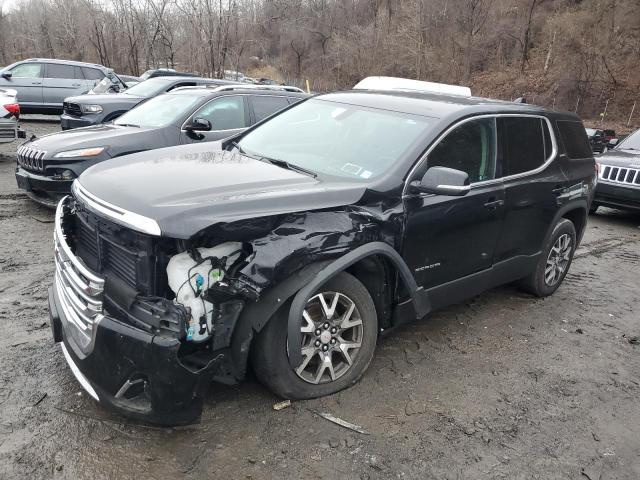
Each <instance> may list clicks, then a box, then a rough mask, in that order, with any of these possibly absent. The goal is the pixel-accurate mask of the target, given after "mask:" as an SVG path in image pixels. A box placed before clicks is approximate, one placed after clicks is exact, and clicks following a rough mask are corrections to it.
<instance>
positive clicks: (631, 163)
mask: <svg viewBox="0 0 640 480" xmlns="http://www.w3.org/2000/svg"><path fill="white" fill-rule="evenodd" d="M596 162H598V163H600V164H601V165H611V166H614V167H631V168H640V150H624V149H621V150H618V149H617V148H616V149H614V150H609V151H608V152H606V153H604V154H602V155H599V156H597V157H596Z"/></svg>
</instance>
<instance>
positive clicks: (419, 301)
mask: <svg viewBox="0 0 640 480" xmlns="http://www.w3.org/2000/svg"><path fill="white" fill-rule="evenodd" d="M371 255H383V256H385V257H386V258H388V259H389V260H390V261H391V262H392V263H393V265H394V266H395V267H396V268H397V270H398V273H399V274H400V278H401V280H402V282H403V283H404V286H405V287H406V289H407V291H408V292H409V295H410V296H411V299H412V300H413V306H414V309H415V313H416V318H422V317H423V316H425V315H426V314H427V313H428V312H429V310H430V302H429V299H428V297H427V295H426V292H424V290H423V289H422V287H418V285H417V284H416V280H415V278H414V277H413V275H412V274H411V270H409V267H408V266H407V264H406V263H405V261H404V260H403V259H402V257H401V256H400V254H399V253H398V252H397V251H396V250H394V249H393V248H392V247H391V246H389V245H387V244H386V243H383V242H372V243H367V244H366V245H362V246H360V247H358V248H356V249H354V250H352V251H351V252H349V253H346V254H345V255H343V256H342V257H340V258H338V259H336V260H334V261H333V262H331V263H330V264H329V265H327V266H326V267H325V268H323V269H322V270H321V271H320V272H318V274H317V275H316V276H315V277H314V278H313V279H311V281H310V282H309V283H307V284H306V285H305V286H304V287H303V288H302V289H300V290H299V291H298V293H297V294H296V295H295V297H294V298H293V302H292V303H291V308H290V309H289V318H288V324H287V345H288V347H289V348H288V350H289V365H291V367H292V368H294V369H295V368H296V367H298V366H299V365H300V364H301V363H302V353H301V351H300V348H299V345H300V344H301V342H302V334H301V332H300V327H301V324H302V314H303V311H304V308H305V306H306V304H307V300H308V299H309V297H311V295H312V294H313V293H314V292H315V291H317V290H318V289H319V288H320V287H321V286H322V285H323V284H325V283H326V282H327V281H329V280H330V279H331V278H333V277H335V276H336V275H337V274H338V273H340V272H342V271H344V270H345V269H347V268H348V267H350V266H351V265H353V264H354V263H357V262H358V261H360V260H362V259H363V258H366V257H369V256H371Z"/></svg>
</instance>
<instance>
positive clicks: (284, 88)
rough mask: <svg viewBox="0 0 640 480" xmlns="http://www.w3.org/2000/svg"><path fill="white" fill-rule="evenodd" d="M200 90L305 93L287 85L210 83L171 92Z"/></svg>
mask: <svg viewBox="0 0 640 480" xmlns="http://www.w3.org/2000/svg"><path fill="white" fill-rule="evenodd" d="M202 88H206V89H207V90H213V91H214V92H226V91H233V90H274V91H279V92H294V93H306V92H305V91H304V90H302V89H301V88H298V87H291V86H288V85H252V84H238V85H216V84H212V83H209V84H203V85H189V86H184V87H178V88H174V89H173V90H171V91H172V92H175V91H178V90H199V89H202Z"/></svg>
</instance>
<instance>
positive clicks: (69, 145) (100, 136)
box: [25, 123, 150, 158]
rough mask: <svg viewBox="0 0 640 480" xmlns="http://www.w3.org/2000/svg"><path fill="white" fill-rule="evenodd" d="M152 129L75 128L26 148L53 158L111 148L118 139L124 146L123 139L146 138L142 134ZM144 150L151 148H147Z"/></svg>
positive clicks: (51, 135) (105, 125) (109, 125)
mask: <svg viewBox="0 0 640 480" xmlns="http://www.w3.org/2000/svg"><path fill="white" fill-rule="evenodd" d="M148 130H150V129H145V128H138V127H124V126H119V125H114V124H109V123H106V124H102V125H94V126H91V127H84V128H74V129H72V130H63V131H61V132H55V133H50V134H49V135H44V136H42V137H40V138H36V139H35V140H34V141H33V142H27V143H25V146H27V147H29V148H34V149H36V150H44V151H45V152H47V158H50V157H52V156H53V155H55V154H56V153H59V152H64V151H68V150H77V149H80V148H91V147H109V146H110V142H111V141H112V140H113V139H115V138H117V139H118V142H117V143H118V144H119V145H120V144H123V143H124V142H123V140H122V139H123V138H124V137H127V136H130V135H136V136H137V137H134V138H136V139H137V138H140V139H142V138H144V135H142V136H141V132H144V131H148ZM144 148H150V146H145V147H144ZM107 151H108V149H107Z"/></svg>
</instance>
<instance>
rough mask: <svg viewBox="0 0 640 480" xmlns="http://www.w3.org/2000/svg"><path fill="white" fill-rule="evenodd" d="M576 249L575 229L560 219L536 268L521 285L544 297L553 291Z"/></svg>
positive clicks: (567, 221)
mask: <svg viewBox="0 0 640 480" xmlns="http://www.w3.org/2000/svg"><path fill="white" fill-rule="evenodd" d="M575 249H576V229H575V227H574V226H573V223H572V222H571V221H570V220H567V219H565V218H563V219H561V220H560V221H559V222H558V223H557V224H556V226H555V227H554V229H553V232H552V233H551V236H550V237H549V239H548V240H547V243H546V244H545V248H544V249H543V251H542V255H541V257H540V260H539V261H538V264H537V265H536V269H535V270H534V271H533V272H532V273H531V275H529V277H527V278H526V279H524V281H523V287H524V288H525V289H526V290H527V291H529V292H531V293H533V294H534V295H537V296H538V297H546V296H548V295H551V294H552V293H553V292H555V291H556V290H557V289H558V287H559V286H560V284H561V283H562V281H563V280H564V277H565V276H566V274H567V271H568V270H569V267H570V266H571V261H572V260H573V254H574V252H575Z"/></svg>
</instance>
